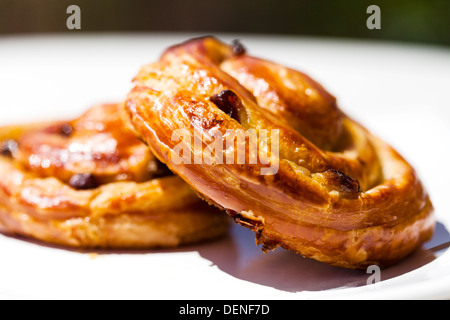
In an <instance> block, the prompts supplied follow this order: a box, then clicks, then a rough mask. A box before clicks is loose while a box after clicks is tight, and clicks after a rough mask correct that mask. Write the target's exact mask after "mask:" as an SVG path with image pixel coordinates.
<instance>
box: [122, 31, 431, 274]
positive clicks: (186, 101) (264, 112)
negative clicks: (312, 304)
mask: <svg viewBox="0 0 450 320" xmlns="http://www.w3.org/2000/svg"><path fill="white" fill-rule="evenodd" d="M134 84H135V87H134V88H133V89H132V91H131V92H130V93H129V95H128V98H127V101H126V106H127V110H128V113H129V115H130V119H131V122H132V124H133V126H134V128H135V130H136V132H138V133H139V135H140V137H141V138H142V139H143V140H144V141H145V142H146V143H147V144H148V145H149V146H150V148H151V150H152V151H153V152H154V154H155V155H156V156H157V157H158V159H159V160H160V161H162V162H163V163H165V164H167V166H168V167H169V168H170V169H171V170H172V171H173V172H175V173H176V174H178V175H179V176H180V177H181V178H183V179H184V180H185V181H186V182H188V183H189V184H190V185H191V186H193V188H195V190H196V191H197V192H198V193H199V194H200V195H201V196H202V197H203V198H205V199H206V200H207V201H209V202H210V203H212V204H214V205H216V206H217V207H219V208H223V209H225V210H226V211H227V212H228V214H229V215H230V216H231V217H232V218H234V220H235V222H237V223H239V224H241V225H243V226H245V227H248V228H250V229H252V230H253V231H254V232H255V235H256V241H257V243H258V244H261V245H262V249H263V250H264V251H268V250H272V249H274V248H277V247H279V246H281V247H283V248H285V249H289V250H294V251H296V252H298V253H300V254H301V255H303V256H305V257H310V258H313V259H316V260H319V261H322V262H325V263H328V264H331V265H334V266H340V267H345V268H366V267H367V266H369V265H373V264H376V265H379V266H388V265H391V264H393V263H396V262H397V261H399V260H401V259H402V258H404V257H405V256H407V255H408V254H409V253H411V252H412V251H413V250H414V249H416V248H417V247H418V246H419V245H420V244H421V243H423V242H424V241H426V240H428V239H430V237H431V236H432V234H433V230H434V226H435V220H434V215H433V207H432V204H431V201H430V198H429V195H428V194H427V192H426V190H425V189H424V187H423V185H422V183H421V182H420V180H419V178H418V176H417V174H416V172H415V170H414V169H413V168H412V167H411V166H410V165H409V164H408V162H407V161H406V160H405V159H403V158H402V157H401V156H400V155H399V154H398V153H397V152H396V151H395V150H394V149H393V148H392V147H390V146H389V145H388V144H386V143H385V142H383V141H381V140H380V139H379V138H377V137H376V136H374V135H373V134H371V133H370V132H369V131H368V130H366V129H365V128H364V127H363V126H361V125H360V124H358V123H357V122H355V121H354V120H352V119H351V118H350V117H348V116H347V115H346V114H344V112H343V111H342V110H340V109H339V108H338V106H337V102H336V99H335V97H333V96H332V95H331V94H330V93H328V92H327V91H326V90H325V89H324V88H323V87H322V86H321V85H320V84H319V83H317V82H316V81H314V80H313V79H311V78H310V77H309V76H307V75H305V74H303V73H301V72H299V71H295V70H292V69H290V68H287V67H284V66H281V65H279V64H276V63H274V62H269V61H265V60H262V59H258V58H255V57H252V56H250V55H248V54H247V53H246V50H245V48H244V47H243V46H242V45H241V44H240V43H238V42H236V43H234V44H233V45H231V46H230V45H226V44H224V43H222V42H220V41H219V40H217V39H215V38H213V37H205V38H198V39H193V40H190V41H187V42H185V43H182V44H179V45H176V46H173V47H171V48H169V49H168V50H166V51H165V52H164V54H163V55H162V57H161V58H160V60H159V61H158V62H156V63H151V64H149V65H146V66H144V67H142V69H141V70H140V72H139V73H138V75H137V76H136V77H135V79H134ZM249 130H250V131H249ZM236 131H240V132H253V134H254V135H253V136H252V135H251V134H248V135H246V136H245V137H244V138H245V139H246V140H245V141H249V140H250V138H252V137H253V138H254V139H256V140H254V141H256V145H257V147H258V150H265V151H266V152H267V157H266V160H267V159H268V160H270V161H269V162H267V161H262V160H263V158H261V159H257V161H254V162H251V161H250V159H251V158H252V156H253V154H252V153H254V150H255V149H253V148H250V147H249V143H247V144H244V145H243V146H242V144H241V145H238V144H237V142H236V143H235V142H233V143H228V141H226V138H227V137H229V136H230V134H231V133H230V132H236ZM264 131H267V132H274V131H275V132H276V133H277V135H273V136H272V135H270V134H269V133H267V134H264V135H263V134H262V133H264ZM175 132H177V134H175V135H174V133H175ZM180 132H185V133H186V132H187V133H188V134H189V135H182V134H180ZM192 137H194V138H192ZM195 137H202V140H201V142H200V143H195ZM203 137H205V139H203ZM264 137H266V138H264ZM269 137H270V138H269ZM216 138H218V139H219V141H218V144H215V146H219V147H220V146H222V147H223V149H222V151H223V152H222V154H219V156H218V157H217V154H216V155H215V156H214V157H212V156H211V157H209V158H208V157H206V158H203V162H201V161H195V160H196V159H201V158H198V155H199V154H203V155H205V154H206V153H205V150H206V151H208V152H207V153H208V154H209V152H210V151H211V148H210V146H211V144H209V142H211V141H216V140H217V139H216ZM253 138H252V139H253ZM185 140H186V141H185ZM189 140H190V141H191V143H188V141H189ZM264 140H265V141H264ZM275 140H278V141H275ZM180 141H185V143H183V144H182V145H181V147H180V144H181V142H180ZM193 141H194V142H193ZM205 141H206V142H205ZM216 142H217V141H216ZM272 142H276V143H272ZM269 145H270V147H269ZM239 146H241V147H239ZM218 149H220V148H218ZM242 151H244V155H245V161H243V162H242V161H241V162H239V161H237V159H238V156H239V154H238V153H239V152H242ZM230 155H231V156H230ZM225 158H226V159H231V160H234V161H230V162H226V161H224V159H225ZM180 159H181V160H187V161H180ZM207 159H209V160H208V161H205V160H207ZM200 162H201V164H200ZM268 163H270V166H268ZM273 164H276V166H273ZM271 168H272V169H273V168H274V169H273V170H272V174H270V170H271ZM262 169H267V170H269V171H266V173H263V171H262Z"/></svg>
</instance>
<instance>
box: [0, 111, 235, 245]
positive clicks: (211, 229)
mask: <svg viewBox="0 0 450 320" xmlns="http://www.w3.org/2000/svg"><path fill="white" fill-rule="evenodd" d="M123 115H126V114H125V113H124V108H123V104H121V105H118V104H110V105H99V106H96V107H94V108H92V109H90V110H89V111H87V112H86V113H85V114H84V115H83V116H82V117H80V118H78V119H76V120H74V121H70V122H58V123H51V124H32V125H23V126H12V127H4V128H0V151H1V155H0V231H1V232H3V233H11V234H16V235H21V236H27V237H31V238H35V239H39V240H42V241H45V242H49V243H53V244H58V245H64V246H70V247H75V248H114V249H133V248H136V249H138V248H154V247H175V246H179V245H183V244H187V243H193V242H198V241H203V240H209V239H213V238H216V237H218V236H221V235H224V234H225V233H226V232H227V226H228V222H227V220H226V217H227V216H226V215H224V214H223V213H221V212H220V211H219V210H217V209H216V208H214V207H212V206H209V205H208V204H206V203H205V202H204V201H201V200H199V199H198V197H197V196H196V194H195V192H194V191H193V190H192V189H191V188H190V187H189V185H188V184H186V183H184V182H183V180H181V179H180V178H179V177H177V176H175V175H173V174H172V173H171V172H170V171H169V170H168V169H167V167H166V166H165V165H163V164H162V163H160V162H159V161H158V160H157V159H156V158H155V157H154V156H153V155H152V154H151V152H150V151H149V149H148V147H147V146H146V145H145V144H144V143H142V142H141V141H140V140H139V139H138V138H137V137H136V136H135V134H134V133H133V132H132V130H131V129H130V128H129V122H128V120H127V119H128V117H127V116H126V117H123Z"/></svg>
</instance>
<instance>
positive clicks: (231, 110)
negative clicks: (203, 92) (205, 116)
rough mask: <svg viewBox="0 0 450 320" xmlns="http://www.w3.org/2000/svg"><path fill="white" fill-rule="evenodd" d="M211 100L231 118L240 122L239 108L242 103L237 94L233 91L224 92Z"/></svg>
mask: <svg viewBox="0 0 450 320" xmlns="http://www.w3.org/2000/svg"><path fill="white" fill-rule="evenodd" d="M210 100H211V101H212V102H213V103H214V104H215V105H216V106H217V107H218V108H219V109H220V110H222V111H223V112H225V113H226V114H227V115H229V116H230V117H231V118H233V119H234V120H236V121H239V113H238V107H239V106H240V103H241V101H240V100H239V97H238V96H237V95H236V93H234V92H233V91H231V90H223V91H222V92H221V93H219V94H216V95H214V96H212V97H211V98H210Z"/></svg>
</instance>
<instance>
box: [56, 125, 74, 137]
mask: <svg viewBox="0 0 450 320" xmlns="http://www.w3.org/2000/svg"><path fill="white" fill-rule="evenodd" d="M72 133H73V127H72V126H71V125H70V124H68V123H65V124H63V125H62V127H61V129H60V131H59V134H60V135H62V136H63V137H70V136H71V135H72Z"/></svg>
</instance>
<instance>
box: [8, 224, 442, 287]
mask: <svg viewBox="0 0 450 320" xmlns="http://www.w3.org/2000/svg"><path fill="white" fill-rule="evenodd" d="M14 238H17V239H20V240H24V241H27V242H30V243H33V244H38V245H41V246H46V247H49V248H55V249H60V250H69V251H74V252H79V253H84V254H99V255H104V254H105V255H108V254H151V253H167V254H170V253H177V252H195V251H197V252H198V253H199V254H200V256H201V257H202V258H204V259H207V260H208V261H210V262H211V265H212V266H217V267H218V268H219V269H220V270H221V271H223V272H225V273H227V274H229V275H231V276H233V277H235V278H238V279H241V280H244V281H249V282H252V283H256V284H260V285H264V286H269V287H273V288H275V289H278V290H283V291H287V292H301V291H320V290H329V289H336V288H345V287H358V286H364V285H366V284H367V280H368V279H369V277H370V276H371V274H367V273H366V272H365V271H363V270H348V269H342V268H338V267H332V266H329V265H327V264H324V263H320V262H317V261H315V260H313V259H308V258H303V257H302V256H300V255H298V254H296V253H294V252H291V251H287V250H284V249H281V248H280V249H277V250H275V251H272V252H269V253H268V254H265V253H263V252H262V251H261V250H260V248H259V247H257V246H256V245H255V239H254V233H253V232H251V231H249V230H248V229H245V228H243V227H240V226H238V225H233V226H232V227H231V230H230V234H229V235H228V236H226V237H223V238H221V239H218V240H216V241H213V242H209V243H202V244H197V245H189V246H184V247H181V248H176V249H163V250H77V249H70V248H65V247H60V246H55V245H50V244H45V243H42V242H39V241H35V240H29V239H24V238H22V237H14ZM449 246H450V233H449V231H448V230H447V229H446V228H445V226H444V225H443V224H442V223H438V224H437V226H436V231H435V234H434V236H433V238H432V239H431V240H430V241H429V242H427V243H426V244H424V245H423V246H422V248H420V249H418V250H416V251H415V252H414V253H412V254H411V255H410V256H409V257H407V258H406V259H405V260H403V261H402V262H400V263H398V264H397V265H395V266H392V267H389V268H386V269H383V270H382V271H381V280H388V279H392V278H395V277H398V276H400V275H403V274H405V273H408V272H411V271H413V270H415V269H418V268H420V267H422V266H424V265H426V264H428V263H430V262H431V261H433V260H435V259H436V258H437V256H438V255H439V254H440V253H442V252H443V251H445V250H447V248H448V247H449Z"/></svg>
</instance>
